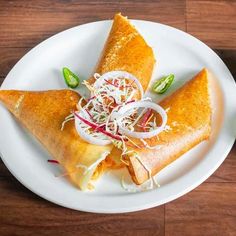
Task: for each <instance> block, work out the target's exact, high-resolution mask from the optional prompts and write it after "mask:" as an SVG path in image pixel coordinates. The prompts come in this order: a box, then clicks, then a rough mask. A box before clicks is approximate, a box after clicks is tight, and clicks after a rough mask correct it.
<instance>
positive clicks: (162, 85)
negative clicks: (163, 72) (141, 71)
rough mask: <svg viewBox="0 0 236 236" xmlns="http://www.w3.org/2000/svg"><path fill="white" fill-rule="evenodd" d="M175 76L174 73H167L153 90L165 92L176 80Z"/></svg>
mask: <svg viewBox="0 0 236 236" xmlns="http://www.w3.org/2000/svg"><path fill="white" fill-rule="evenodd" d="M174 78H175V76H174V75H173V74H170V75H167V76H164V77H162V78H161V79H159V80H157V81H156V82H155V83H154V85H153V87H152V91H153V92H155V93H158V94H163V93H165V92H166V90H167V89H168V88H169V87H170V86H171V84H172V83H173V81H174Z"/></svg>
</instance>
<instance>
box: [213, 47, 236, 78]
mask: <svg viewBox="0 0 236 236" xmlns="http://www.w3.org/2000/svg"><path fill="white" fill-rule="evenodd" d="M215 52H216V53H217V54H218V55H219V56H220V57H221V59H222V60H223V61H224V63H225V64H226V65H227V67H228V68H229V70H230V72H231V74H232V75H233V77H234V79H235V80H236V50H232V49H229V50H220V49H216V50H215Z"/></svg>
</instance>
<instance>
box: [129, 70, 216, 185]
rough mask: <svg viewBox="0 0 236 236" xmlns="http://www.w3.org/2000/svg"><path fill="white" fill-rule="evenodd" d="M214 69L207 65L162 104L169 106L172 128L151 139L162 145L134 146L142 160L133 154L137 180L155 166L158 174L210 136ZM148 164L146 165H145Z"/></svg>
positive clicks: (142, 179)
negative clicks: (211, 81)
mask: <svg viewBox="0 0 236 236" xmlns="http://www.w3.org/2000/svg"><path fill="white" fill-rule="evenodd" d="M209 80H210V73H209V72H208V71H207V70H206V69H203V70H202V71H201V72H200V73H199V74H197V75H196V76H195V77H194V78H193V79H192V80H190V81H189V82H188V83H186V84H185V85H184V86H183V87H182V88H180V89H179V90H177V91H176V92H175V93H173V94H172V95H171V96H169V97H168V98H166V99H165V100H163V101H162V102H161V103H160V105H161V106H162V107H163V108H164V109H166V110H167V115H168V121H167V125H168V126H169V128H170V129H169V130H166V131H163V132H161V133H160V134H159V135H158V136H157V137H153V138H151V139H149V140H147V142H148V144H149V145H150V146H156V145H160V148H159V149H156V150H150V149H146V148H142V149H138V148H135V149H133V150H134V151H135V153H136V155H138V156H139V157H140V159H141V162H142V163H140V162H139V160H138V159H137V158H136V157H135V155H132V156H130V157H129V158H128V160H129V162H130V163H129V166H128V169H129V172H130V174H131V176H132V179H133V181H134V182H135V183H136V184H142V183H143V182H145V181H146V180H147V179H148V172H147V170H146V169H145V168H144V166H145V167H147V168H148V169H149V170H151V172H152V175H155V174H156V173H157V172H159V171H160V170H161V169H163V168H164V167H165V166H167V165H168V164H170V163H171V162H173V161H174V160H176V159H177V158H178V157H180V156H181V155H182V154H184V153H185V152H187V151H188V150H190V149H191V148H193V147H194V146H195V145H197V144H198V143H200V142H201V141H203V140H206V139H208V138H209V136H210V132H211V105H210V95H209ZM143 164H144V166H143Z"/></svg>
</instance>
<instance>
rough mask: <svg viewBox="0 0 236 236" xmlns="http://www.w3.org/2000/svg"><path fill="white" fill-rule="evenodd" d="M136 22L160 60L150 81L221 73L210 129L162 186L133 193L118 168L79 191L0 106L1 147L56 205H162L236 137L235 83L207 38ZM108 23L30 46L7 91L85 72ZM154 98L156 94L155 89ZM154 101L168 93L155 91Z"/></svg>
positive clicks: (22, 176) (114, 208)
mask: <svg viewBox="0 0 236 236" xmlns="http://www.w3.org/2000/svg"><path fill="white" fill-rule="evenodd" d="M132 23H133V24H134V25H135V26H136V28H137V29H138V30H139V32H140V33H141V34H142V35H143V37H144V38H145V39H146V41H147V42H148V44H149V45H150V46H152V48H153V50H154V52H155V57H156V60H157V66H156V68H155V70H154V73H153V79H156V78H160V77H161V76H163V75H166V74H170V73H173V74H175V76H176V82H175V83H174V86H172V88H171V90H170V91H168V94H165V96H166V95H169V94H170V93H172V92H173V90H175V89H177V87H180V86H182V85H183V83H184V82H186V81H187V80H189V79H191V78H192V76H193V75H194V74H196V73H197V72H199V71H200V70H201V69H202V68H203V67H207V68H208V69H209V70H211V71H212V72H213V74H214V75H215V76H216V78H217V79H216V81H217V83H218V88H216V89H215V90H214V95H217V96H213V97H215V98H214V99H213V100H214V102H213V110H214V114H213V132H212V135H211V138H210V140H209V141H205V142H202V143H201V144H199V145H198V146H196V147H195V148H194V149H192V150H191V151H189V152H188V153H186V154H185V155H183V156H182V157H181V158H179V159H178V160H177V161H175V162H174V163H172V164H171V165H169V166H168V167H167V168H165V169H164V170H162V171H161V172H160V173H159V174H158V175H157V180H158V181H159V183H160V185H161V187H160V188H158V189H155V190H152V191H148V192H139V193H129V192H126V191H125V190H124V189H123V188H122V187H121V185H120V176H121V173H120V172H121V171H114V172H112V171H111V172H108V173H107V174H105V175H104V176H103V177H102V178H101V179H100V180H99V181H98V182H97V183H96V189H95V190H94V191H88V192H82V191H80V190H78V189H77V188H75V187H74V186H73V185H71V184H70V182H69V181H68V180H67V179H66V178H62V177H60V178H59V177H55V175H57V174H58V173H59V172H60V170H59V168H58V167H57V166H56V165H53V164H50V163H48V162H47V159H50V156H49V155H48V153H47V151H46V150H44V149H43V148H42V146H41V145H40V144H39V143H38V142H37V141H36V140H35V139H34V138H33V137H32V136H30V135H29V134H28V132H26V131H25V130H24V129H23V128H22V127H21V126H20V125H19V124H18V122H17V121H16V120H15V119H14V118H13V116H12V115H10V113H9V112H8V111H7V110H6V109H5V108H4V107H3V106H0V114H1V116H0V130H1V134H3V133H4V135H0V151H1V157H2V159H3V161H4V163H5V165H6V166H7V167H8V169H9V170H10V171H11V173H12V174H13V175H14V176H15V177H16V178H17V179H18V180H19V181H20V182H21V183H22V184H23V185H25V186H26V187H27V188H29V189H30V190H31V191H33V192H34V193H36V194H38V195H39V196H41V197H43V198H45V199H47V200H49V201H51V202H54V203H56V204H59V205H62V206H65V207H68V208H73V209H76V210H81V211H88V212H100V213H121V212H131V211H137V210H142V209H146V208H150V207H154V206H158V205H161V204H163V203H166V202H169V201H171V200H173V199H176V198H178V197H180V196H182V195H183V194H185V193H187V192H189V191H190V190H192V189H193V188H195V187H196V186H198V185H199V184H200V183H202V182H203V181H204V180H205V179H206V178H208V177H209V176H210V175H211V174H212V173H213V172H214V171H215V170H216V169H217V168H218V167H219V165H220V164H221V163H222V162H223V160H224V159H225V157H226V156H227V154H228V153H229V151H230V149H231V147H232V145H233V142H234V140H235V133H233V131H234V129H232V126H233V125H234V124H233V122H235V115H236V96H235V94H236V86H235V82H234V80H233V77H232V76H231V74H230V72H229V70H228V69H227V67H226V66H225V64H224V63H223V62H222V60H221V59H220V58H219V57H218V56H217V55H216V54H215V53H214V52H213V51H212V50H211V49H210V48H209V47H207V46H206V45H205V44H203V43H202V42H200V41H199V40H197V39H196V38H194V37H192V36H190V35H189V34H187V33H184V32H182V31H180V30H177V29H175V28H172V27H169V26H166V25H162V24H157V23H153V22H147V21H139V20H134V21H132ZM111 24H112V22H111V21H101V22H95V23H90V24H85V25H81V26H78V27H75V28H71V29H69V30H66V31H64V32H62V33H59V34H57V35H55V36H53V37H51V38H49V39H47V40H46V41H44V42H42V43H40V44H39V45H38V46H36V47H35V48H34V49H32V50H31V51H30V52H28V53H27V54H26V55H25V56H24V57H23V58H22V59H21V60H20V61H19V62H18V63H17V64H16V65H15V66H14V68H13V69H12V70H11V72H10V73H9V74H8V76H7V77H6V79H5V81H4V82H3V84H2V87H1V88H2V89H23V90H48V89H61V88H65V84H64V81H63V79H62V75H61V68H62V67H64V66H67V67H69V68H71V69H72V71H74V72H76V73H77V74H78V75H79V76H80V77H83V78H88V77H89V75H90V74H91V73H92V71H93V68H94V66H95V64H96V62H97V60H98V58H99V55H100V53H101V50H102V48H103V45H104V42H105V40H106V38H107V36H108V33H109V30H110V27H111ZM152 96H153V95H152ZM154 98H155V100H157V101H158V100H161V99H163V98H164V96H158V95H154Z"/></svg>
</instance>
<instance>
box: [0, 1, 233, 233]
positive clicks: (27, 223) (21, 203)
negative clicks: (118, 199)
mask: <svg viewBox="0 0 236 236" xmlns="http://www.w3.org/2000/svg"><path fill="white" fill-rule="evenodd" d="M119 11H121V12H122V13H123V14H124V15H128V16H129V18H136V19H143V20H150V21H156V22H160V23H164V24H168V25H171V26H174V27H176V28H179V29H181V30H184V31H186V32H189V33H191V34H193V35H194V36H196V37H198V38H199V39H201V40H202V41H203V42H205V43H207V44H208V45H209V46H210V47H212V48H213V49H214V50H215V51H216V52H217V53H218V54H219V55H220V56H221V58H222V59H223V60H224V61H225V63H226V64H227V65H228V67H229V69H230V70H231V72H232V74H233V75H234V77H235V78H236V1H233V0H228V1H226V0H221V1H205V0H203V1H197V0H186V1H182V0H175V1H171V0H161V1H155V0H146V1H141V0H137V1H132V0H129V1H122V0H120V1H115V0H113V1H112V0H101V1H95V0H93V1H90V0H78V1H69V0H68V1H66V0H64V1H62V0H61V1H60V0H57V1H49V0H38V1H24V0H15V1H6V0H0V82H2V81H3V80H4V77H5V76H6V75H7V73H8V72H9V71H10V69H11V68H12V66H13V65H14V64H15V63H16V62H17V61H18V60H19V59H20V58H21V57H22V56H23V55H24V54H25V53H26V52H27V51H29V50H30V49H31V48H32V47H34V46H35V45H37V44H38V43H39V42H41V41H42V40H44V39H46V38H48V37H49V36H51V35H53V34H55V33H57V32H60V31H62V30H64V29H67V28H70V27H72V26H76V25H79V24H83V23H87V22H91V21H97V20H104V19H111V18H112V16H113V14H114V13H115V12H119ZM0 135H2V134H1V131H0ZM0 235H1V236H3V235H24V236H27V235H166V236H173V235H181V236H184V235H186V236H190V235H199V236H200V235H214V236H215V235H219V236H221V235H224V236H225V235H232V236H233V235H236V145H234V147H233V149H232V150H231V152H230V154H229V155H228V157H227V159H226V160H225V161H224V163H223V164H222V165H221V167H220V168H219V169H218V170H217V171H216V172H215V173H214V174H213V175H212V176H211V177H210V178H209V179H208V180H206V181H205V182H204V183H203V184H201V186H199V187H198V188H196V189H195V190H193V191H192V192H190V193H188V194H186V195H185V196H183V197H181V198H180V199H177V200H175V201H173V202H171V203H168V204H166V205H163V206H159V207H156V208H153V209H150V210H145V211H140V212H136V213H129V214H119V215H116V214H114V215H111V214H110V215H103V214H90V213H83V212H78V211H73V210H69V209H65V208H63V207H60V206H57V205H54V204H52V203H50V202H47V201H46V200H44V199H41V198H40V197H38V196H37V195H35V194H34V193H32V192H30V191H29V190H27V189H26V188H25V187H24V186H23V185H21V184H20V183H19V182H18V181H17V180H16V179H15V178H14V177H13V176H12V175H11V174H10V172H9V171H8V170H7V168H6V167H5V166H4V164H3V163H2V162H1V161H0Z"/></svg>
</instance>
